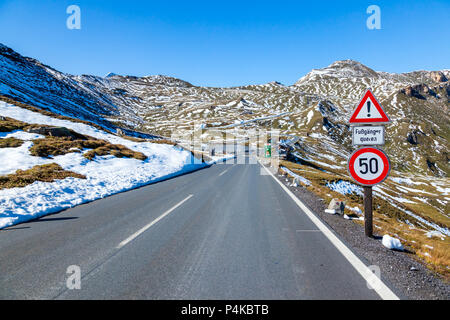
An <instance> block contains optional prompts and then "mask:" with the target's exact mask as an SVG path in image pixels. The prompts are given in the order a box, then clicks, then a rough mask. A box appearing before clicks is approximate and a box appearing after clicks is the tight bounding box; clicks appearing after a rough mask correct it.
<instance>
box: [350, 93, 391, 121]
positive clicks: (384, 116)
mask: <svg viewBox="0 0 450 320" xmlns="http://www.w3.org/2000/svg"><path fill="white" fill-rule="evenodd" d="M369 97H370V98H371V100H372V102H373V104H374V105H375V108H377V110H378V112H379V113H380V115H381V118H377V119H370V118H366V119H356V117H357V116H358V114H359V112H360V111H361V109H362V107H363V106H364V104H365V103H366V101H367V99H369ZM390 121H391V120H390V119H389V117H388V116H387V114H386V113H385V112H384V110H383V108H382V107H381V106H380V104H379V103H378V101H377V99H376V98H375V96H374V95H373V93H372V91H370V89H369V90H367V92H366V94H365V95H364V97H363V98H362V99H361V101H360V103H359V105H358V107H357V108H356V110H355V111H354V112H353V114H352V116H351V118H350V120H349V123H379V122H384V123H385V122H390Z"/></svg>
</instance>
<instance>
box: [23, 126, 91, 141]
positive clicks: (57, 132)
mask: <svg viewBox="0 0 450 320" xmlns="http://www.w3.org/2000/svg"><path fill="white" fill-rule="evenodd" d="M27 131H28V132H29V133H36V134H41V135H44V136H50V137H67V138H71V139H73V140H87V138H86V137H85V136H83V135H82V134H79V133H77V132H75V131H73V130H70V129H67V128H65V127H49V126H33V127H31V128H29V129H28V130H27Z"/></svg>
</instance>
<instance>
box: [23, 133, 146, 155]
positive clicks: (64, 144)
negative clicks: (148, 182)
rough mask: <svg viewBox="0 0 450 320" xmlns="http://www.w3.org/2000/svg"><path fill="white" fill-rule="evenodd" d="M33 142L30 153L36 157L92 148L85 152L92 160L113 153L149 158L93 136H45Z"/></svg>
mask: <svg viewBox="0 0 450 320" xmlns="http://www.w3.org/2000/svg"><path fill="white" fill-rule="evenodd" d="M33 142H34V144H33V146H32V147H31V148H30V153H31V155H33V156H36V157H45V158H50V157H52V156H60V155H64V154H67V153H72V152H81V150H83V149H92V150H90V151H88V152H86V153H85V154H84V157H85V158H87V159H89V160H92V159H93V158H94V157H95V156H105V155H113V156H115V157H118V158H124V157H126V158H135V159H138V160H146V159H147V156H146V155H144V154H143V153H141V152H136V151H133V150H131V149H128V148H127V147H125V146H123V145H117V144H111V143H109V142H107V141H105V140H99V139H94V138H91V137H89V138H88V139H87V140H79V139H77V140H73V139H71V138H69V137H45V138H44V139H36V140H34V141H33Z"/></svg>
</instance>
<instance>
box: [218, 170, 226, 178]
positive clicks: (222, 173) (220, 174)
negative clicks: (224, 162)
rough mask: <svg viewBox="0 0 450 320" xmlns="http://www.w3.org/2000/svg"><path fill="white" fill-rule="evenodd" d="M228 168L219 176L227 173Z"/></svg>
mask: <svg viewBox="0 0 450 320" xmlns="http://www.w3.org/2000/svg"><path fill="white" fill-rule="evenodd" d="M227 171H228V169H227V170H225V171H224V172H222V173H221V174H219V177H221V176H223V175H224V174H225V173H227Z"/></svg>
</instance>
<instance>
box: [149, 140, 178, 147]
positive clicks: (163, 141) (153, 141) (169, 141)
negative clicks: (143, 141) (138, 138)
mask: <svg viewBox="0 0 450 320" xmlns="http://www.w3.org/2000/svg"><path fill="white" fill-rule="evenodd" d="M149 142H151V143H156V144H168V145H171V146H176V145H177V143H176V142H173V141H171V140H167V139H160V140H156V139H155V140H150V141H149Z"/></svg>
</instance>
